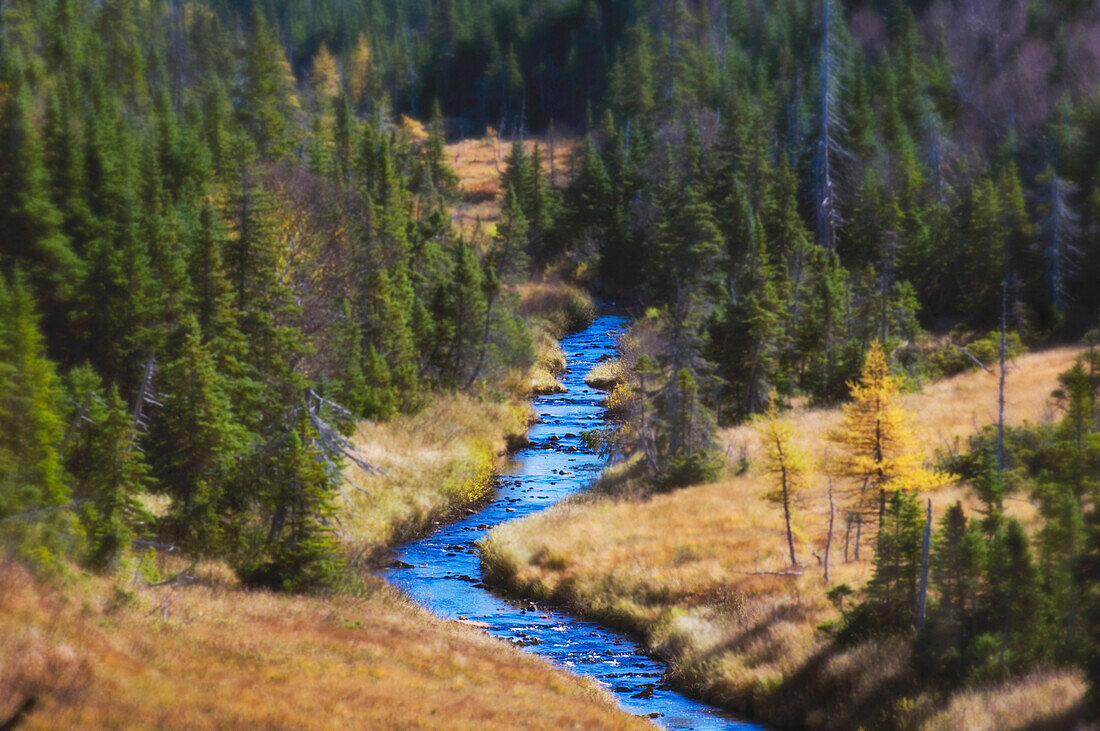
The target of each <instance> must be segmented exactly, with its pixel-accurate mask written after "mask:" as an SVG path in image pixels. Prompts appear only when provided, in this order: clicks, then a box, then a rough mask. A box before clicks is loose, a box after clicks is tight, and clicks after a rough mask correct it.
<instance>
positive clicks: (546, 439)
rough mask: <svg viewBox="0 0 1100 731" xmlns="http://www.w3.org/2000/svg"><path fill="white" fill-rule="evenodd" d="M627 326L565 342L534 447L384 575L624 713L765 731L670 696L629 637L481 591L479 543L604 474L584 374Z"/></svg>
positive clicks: (607, 321) (679, 723)
mask: <svg viewBox="0 0 1100 731" xmlns="http://www.w3.org/2000/svg"><path fill="white" fill-rule="evenodd" d="M626 324H627V323H626V319H625V318H623V317H619V316H616V315H603V316H601V317H599V318H597V319H596V321H595V322H593V323H592V325H591V326H589V327H588V329H586V330H585V331H584V332H581V333H578V334H576V335H570V336H568V337H566V338H565V339H563V340H562V341H561V346H562V349H563V350H564V351H565V355H566V358H567V361H568V371H567V372H566V373H565V374H563V376H562V382H563V383H564V384H565V385H566V387H567V388H568V389H569V390H568V391H567V392H566V393H564V394H559V395H553V396H539V397H536V398H535V399H534V400H533V404H534V407H535V409H536V411H537V413H538V417H539V418H538V422H537V423H536V424H534V425H533V426H532V427H531V430H530V432H529V434H528V437H529V438H530V440H531V442H532V446H530V447H528V448H527V449H523V450H521V451H520V452H518V453H517V454H516V455H515V459H514V462H513V464H512V469H511V470H510V471H509V472H507V473H505V474H504V475H502V476H501V485H500V489H499V490H498V492H497V494H496V496H495V498H494V499H493V501H492V502H491V503H489V504H488V505H487V506H486V507H485V508H484V509H483V510H482V511H481V512H479V513H477V514H476V515H471V516H470V517H469V518H467V519H465V520H462V521H460V522H458V523H454V524H451V525H447V526H443V527H441V528H440V529H439V530H437V531H436V532H434V533H432V534H431V535H430V536H428V537H427V538H424V539H422V540H419V541H414V542H412V543H408V544H406V545H404V546H402V547H400V548H399V549H398V550H397V558H398V559H399V560H400V561H401V562H404V563H405V564H408V567H404V566H401V564H398V566H399V567H397V568H390V569H387V570H386V571H385V572H384V575H385V576H386V577H387V578H388V579H389V580H390V581H391V582H392V583H393V584H395V585H397V586H399V587H401V588H402V589H404V590H405V591H406V592H408V593H409V594H410V595H412V596H413V597H414V598H415V599H416V600H417V601H419V602H420V603H422V604H424V605H425V606H427V607H428V608H429V609H431V610H432V611H433V612H435V613H436V614H438V615H440V616H442V617H447V618H450V619H467V620H472V621H475V622H480V623H484V624H485V625H487V628H486V630H485V631H486V632H489V633H490V634H493V635H496V636H498V637H502V638H505V639H507V640H508V641H510V642H512V643H513V644H515V645H517V646H521V647H523V648H524V649H526V650H527V651H529V652H534V653H536V654H538V655H542V656H544V657H548V658H550V659H551V660H553V661H554V662H556V663H558V664H559V665H561V666H563V667H565V668H567V669H568V670H570V671H572V672H574V673H577V674H579V675H587V676H589V677H592V678H595V679H596V680H597V681H598V682H599V683H600V684H601V685H603V686H605V687H606V688H608V689H609V690H611V691H612V692H613V694H614V696H615V698H616V700H618V702H619V704H620V705H621V706H622V707H623V708H624V709H626V710H627V711H629V712H630V713H634V714H638V715H645V716H650V717H651V718H652V719H653V721H654V722H655V723H656V724H658V725H660V726H663V727H664V728H670V729H727V728H743V729H750V728H759V727H758V726H754V725H752V724H747V723H744V722H740V721H737V720H736V719H734V718H732V717H730V716H728V715H727V714H725V713H723V712H722V711H720V710H718V709H715V708H712V707H711V706H707V705H705V704H703V703H699V702H698V701H694V700H692V699H690V698H688V697H686V696H684V695H682V694H680V693H678V692H676V691H675V690H673V689H671V688H670V687H669V686H668V685H667V684H665V683H664V682H663V680H662V678H663V675H664V669H665V668H664V665H663V664H662V663H661V662H659V661H657V660H654V659H652V658H650V657H648V656H647V655H646V654H645V653H644V652H643V650H642V648H641V647H640V646H639V644H638V643H636V642H635V641H634V640H633V639H631V638H629V637H626V636H624V635H621V634H618V633H616V632H613V631H611V630H608V629H605V628H603V627H601V626H600V625H598V624H595V623H593V622H588V621H584V620H580V619H576V618H574V617H570V616H568V615H565V614H561V613H559V612H556V611H551V610H549V609H546V608H544V607H535V606H534V605H532V604H531V602H529V601H514V600H510V599H506V598H502V597H500V596H497V595H494V594H492V593H491V592H490V591H489V589H488V588H487V587H485V586H484V584H482V580H483V574H482V571H481V565H480V558H479V554H478V550H477V547H476V546H475V545H474V544H475V542H476V541H478V540H479V539H481V538H482V537H483V536H485V534H486V533H488V532H489V530H490V529H491V528H492V527H493V526H496V525H497V524H499V523H504V522H506V521H509V520H515V519H517V518H522V517H523V516H525V515H530V514H531V513H535V512H538V511H539V510H544V509H546V508H547V507H549V506H550V505H553V504H554V503H556V502H557V501H559V500H561V499H563V498H565V497H568V496H569V495H571V494H573V493H575V492H577V491H578V490H580V489H582V488H584V487H585V486H586V485H587V484H588V483H589V482H590V481H591V480H592V479H593V478H594V477H595V476H596V475H597V474H598V473H599V471H600V469H601V468H602V466H603V463H602V460H601V459H600V458H599V457H598V456H597V455H596V454H593V453H591V452H588V451H586V450H585V448H584V446H583V445H582V444H581V440H580V434H581V432H582V431H584V430H586V429H592V428H595V427H599V426H603V425H604V421H603V409H602V408H601V407H600V405H599V401H600V400H601V399H602V398H603V397H604V395H605V394H603V393H601V392H599V391H596V390H595V389H592V388H589V387H588V386H587V385H586V384H585V383H584V376H585V374H586V373H588V371H589V370H590V369H591V368H592V366H593V365H595V364H596V363H597V362H599V361H600V360H601V358H607V357H611V356H613V355H614V353H615V338H616V337H617V335H618V334H619V332H621V331H622V329H623V328H624V327H625V326H626Z"/></svg>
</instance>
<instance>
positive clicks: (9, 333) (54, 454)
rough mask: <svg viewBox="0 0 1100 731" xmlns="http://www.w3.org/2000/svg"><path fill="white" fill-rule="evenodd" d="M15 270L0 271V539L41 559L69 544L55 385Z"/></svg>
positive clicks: (58, 391)
mask: <svg viewBox="0 0 1100 731" xmlns="http://www.w3.org/2000/svg"><path fill="white" fill-rule="evenodd" d="M38 323H39V317H38V315H37V313H36V312H35V308H34V303H33V301H32V299H31V292H30V289H29V287H28V285H27V282H26V281H25V279H24V277H23V275H22V274H21V273H20V271H19V270H16V271H15V272H14V274H13V275H12V276H11V277H10V279H9V278H6V277H4V276H2V275H0V521H2V522H0V538H3V540H4V543H5V549H6V550H9V551H12V550H14V551H16V552H18V553H19V554H21V555H23V556H25V557H29V558H31V559H32V561H33V562H35V563H46V564H49V563H51V561H52V558H51V554H54V555H56V554H57V552H58V551H62V550H64V549H66V548H68V547H69V546H70V539H71V525H70V524H71V521H70V520H69V515H68V514H67V511H66V510H64V508H65V506H66V505H67V503H68V502H69V498H70V495H69V486H68V483H67V480H66V476H65V473H64V469H63V465H62V462H61V456H60V454H59V446H60V444H61V440H62V438H63V436H64V430H63V425H62V423H61V420H60V418H59V414H60V407H61V388H60V384H59V383H58V379H57V376H56V374H55V371H54V365H53V363H51V362H50V361H49V360H48V359H47V357H46V352H45V345H44V342H43V337H42V334H41V333H40V332H39V325H38Z"/></svg>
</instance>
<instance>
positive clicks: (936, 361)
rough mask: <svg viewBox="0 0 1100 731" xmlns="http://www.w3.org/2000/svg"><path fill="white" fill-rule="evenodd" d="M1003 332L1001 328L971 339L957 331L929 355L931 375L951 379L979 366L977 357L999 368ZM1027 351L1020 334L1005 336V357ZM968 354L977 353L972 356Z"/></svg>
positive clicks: (987, 366) (929, 371) (988, 364)
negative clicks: (950, 377) (1001, 332)
mask: <svg viewBox="0 0 1100 731" xmlns="http://www.w3.org/2000/svg"><path fill="white" fill-rule="evenodd" d="M1000 350H1001V334H1000V333H999V332H997V331H992V332H989V333H986V334H985V335H984V336H982V337H980V338H971V339H967V338H966V337H965V336H962V335H961V334H960V333H958V332H953V333H952V334H951V336H950V337H949V339H948V341H947V342H945V343H943V344H942V345H940V346H939V347H938V348H936V349H935V350H934V351H932V354H931V355H930V356H928V366H927V368H928V375H929V376H930V377H932V378H947V377H949V376H954V375H958V374H959V373H965V372H966V371H972V370H974V369H976V368H978V364H977V363H975V362H974V358H976V359H977V360H978V361H980V362H981V363H982V365H984V366H985V367H986V368H994V367H996V365H997V363H998V361H999V360H1000ZM1022 352H1024V346H1023V343H1022V342H1021V340H1020V335H1019V334H1018V333H1015V332H1010V333H1008V334H1007V335H1006V337H1005V357H1006V358H1015V357H1016V356H1018V355H1020V353H1022ZM967 353H970V355H972V356H974V358H971V357H970V356H969V355H967Z"/></svg>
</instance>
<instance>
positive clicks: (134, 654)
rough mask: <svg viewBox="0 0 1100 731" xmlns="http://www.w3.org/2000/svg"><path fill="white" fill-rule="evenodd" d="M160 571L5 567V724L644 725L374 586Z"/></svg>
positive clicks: (590, 692)
mask: <svg viewBox="0 0 1100 731" xmlns="http://www.w3.org/2000/svg"><path fill="white" fill-rule="evenodd" d="M136 568H137V567H136V566H135V569H136ZM164 569H165V571H166V572H167V571H172V572H173V573H166V578H165V579H164V581H165V582H166V583H157V582H153V583H152V584H150V582H149V581H147V578H148V576H147V575H146V576H145V577H140V576H139V575H138V574H139V572H137V571H135V572H134V573H132V574H131V575H129V576H125V575H124V576H119V577H116V578H115V579H113V580H112V579H109V578H90V577H88V576H81V577H79V578H73V579H72V580H71V581H70V582H69V583H68V584H65V585H63V586H61V587H58V586H57V585H47V584H44V583H42V582H41V581H39V580H36V579H35V578H33V577H32V576H31V575H30V574H29V573H28V572H27V571H26V570H24V569H23V568H21V567H19V566H18V565H5V566H2V567H0V585H2V586H3V587H4V590H3V591H2V592H0V658H2V660H3V661H2V662H0V719H9V718H11V717H12V716H13V715H14V714H16V713H17V711H18V710H19V709H20V708H23V709H25V710H26V711H27V715H26V716H25V717H24V719H23V721H24V723H25V727H26V728H33V729H55V728H92V727H95V728H106V727H125V728H191V729H203V728H230V727H233V728H239V727H264V728H299V729H313V728H348V727H357V728H428V727H441V726H446V727H447V728H464V729H465V728H469V729H479V728H487V727H506V726H511V725H513V724H514V723H515V719H518V718H522V719H524V723H525V725H528V726H530V727H532V728H548V729H549V728H563V727H570V726H574V727H589V728H592V727H599V728H616V729H625V728H634V727H641V726H642V723H641V722H640V721H638V720H636V719H634V718H632V717H630V716H629V715H627V714H624V713H622V712H621V711H619V710H618V709H617V708H616V706H615V705H614V702H613V701H612V700H611V698H610V697H609V695H608V694H607V693H606V692H605V691H603V690H602V689H600V688H599V687H598V686H596V685H595V684H594V683H592V682H589V681H585V680H581V679H579V678H576V677H574V676H571V675H568V674H566V673H563V672H561V671H560V670H558V669H556V668H553V667H552V666H551V665H550V664H549V663H546V662H545V661H543V660H541V659H538V658H535V657H533V656H531V655H528V654H526V653H524V652H522V651H520V650H517V649H514V648H512V647H511V646H509V645H508V644H507V643H505V642H504V641H502V640H498V639H495V638H491V637H489V636H488V635H485V634H484V633H482V632H481V631H479V630H477V629H475V628H472V627H466V626H463V625H462V624H461V623H458V622H451V621H446V620H442V619H439V618H437V617H435V616H433V615H431V614H430V613H429V612H427V611H426V610H424V609H422V608H420V607H418V606H416V605H415V604H413V603H412V602H411V601H410V600H409V599H407V598H406V597H404V596H403V595H401V594H400V593H398V592H397V591H395V590H393V589H391V588H390V587H389V586H388V585H386V584H385V583H384V582H382V581H381V580H380V579H374V578H369V579H367V580H366V584H365V588H364V591H363V593H362V594H361V595H358V596H355V595H346V596H335V597H307V596H290V595H286V594H276V593H269V592H261V591H247V590H244V589H242V588H241V587H240V586H238V585H237V584H236V582H235V580H234V578H233V576H232V572H230V571H229V570H228V569H227V568H226V567H224V566H223V565H220V564H215V563H200V564H197V565H188V564H187V563H185V562H183V561H178V560H177V561H169V562H168V564H167V565H166V566H165V567H164ZM17 725H18V724H17Z"/></svg>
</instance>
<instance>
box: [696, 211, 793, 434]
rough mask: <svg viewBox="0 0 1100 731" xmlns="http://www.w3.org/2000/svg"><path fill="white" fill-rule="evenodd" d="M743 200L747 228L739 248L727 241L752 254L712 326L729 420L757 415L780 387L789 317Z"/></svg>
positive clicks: (743, 263) (757, 225) (758, 229)
mask: <svg viewBox="0 0 1100 731" xmlns="http://www.w3.org/2000/svg"><path fill="white" fill-rule="evenodd" d="M738 198H739V199H740V201H741V207H742V216H743V217H744V219H745V225H744V226H743V227H741V228H740V231H739V234H738V239H737V240H738V243H736V244H734V243H733V241H734V239H727V242H729V245H730V246H736V247H737V248H742V247H744V248H746V249H747V253H746V255H745V257H744V258H743V260H742V261H740V262H739V263H738V264H737V266H736V267H735V268H734V272H733V275H732V281H731V282H730V283H729V284H728V286H727V294H728V297H727V299H726V300H725V302H724V303H723V305H722V308H721V309H720V310H719V312H718V314H717V316H716V317H715V318H714V319H713V320H712V321H711V323H710V326H709V336H710V337H709V348H708V354H709V355H710V357H711V358H713V360H714V361H715V363H716V364H717V369H718V375H719V376H720V377H721V378H723V379H724V380H725V381H726V383H727V384H728V389H729V391H730V393H731V397H732V401H733V410H732V413H730V414H728V415H727V416H728V417H729V418H739V417H740V418H743V417H746V416H749V415H750V414H753V413H756V412H757V411H759V410H760V409H762V408H763V407H764V405H765V404H766V403H767V400H768V395H769V394H770V393H771V392H772V390H773V389H775V388H777V387H778V386H779V385H780V384H779V383H778V381H779V378H780V375H781V374H780V373H779V368H778V366H779V361H778V356H779V351H780V349H781V341H782V337H783V317H784V308H783V302H782V300H781V299H780V297H779V294H778V291H777V287H776V285H775V281H774V280H775V272H774V268H773V267H772V265H771V261H770V257H769V256H768V252H767V249H766V247H765V240H764V236H763V234H762V230H763V229H762V226H761V225H760V223H759V220H758V219H757V218H755V217H751V216H750V214H749V210H748V197H747V195H744V194H742V195H740V196H738ZM730 258H733V257H732V256H731V257H730ZM728 260H729V259H727V261H728Z"/></svg>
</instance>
